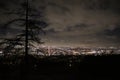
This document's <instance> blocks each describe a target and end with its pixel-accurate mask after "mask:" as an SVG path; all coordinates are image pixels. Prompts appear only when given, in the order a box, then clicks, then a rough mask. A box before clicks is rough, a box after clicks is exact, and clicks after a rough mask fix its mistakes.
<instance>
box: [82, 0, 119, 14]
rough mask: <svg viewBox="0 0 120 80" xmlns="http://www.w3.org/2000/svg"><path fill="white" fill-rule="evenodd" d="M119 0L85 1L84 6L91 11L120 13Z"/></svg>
mask: <svg viewBox="0 0 120 80" xmlns="http://www.w3.org/2000/svg"><path fill="white" fill-rule="evenodd" d="M119 3H120V1H119V0H84V1H83V5H84V7H85V8H86V9H90V10H108V11H112V12H116V13H119V12H120V5H119Z"/></svg>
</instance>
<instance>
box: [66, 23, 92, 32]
mask: <svg viewBox="0 0 120 80" xmlns="http://www.w3.org/2000/svg"><path fill="white" fill-rule="evenodd" d="M88 27H91V25H88V24H85V23H79V24H76V25H73V26H68V27H66V28H65V30H64V31H76V30H82V29H86V28H88Z"/></svg>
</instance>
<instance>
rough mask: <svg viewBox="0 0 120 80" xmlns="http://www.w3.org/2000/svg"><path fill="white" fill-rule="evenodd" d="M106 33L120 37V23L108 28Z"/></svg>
mask: <svg viewBox="0 0 120 80" xmlns="http://www.w3.org/2000/svg"><path fill="white" fill-rule="evenodd" d="M104 33H105V35H107V36H115V37H117V38H119V39H120V25H115V27H114V28H113V29H106V30H105V31H104Z"/></svg>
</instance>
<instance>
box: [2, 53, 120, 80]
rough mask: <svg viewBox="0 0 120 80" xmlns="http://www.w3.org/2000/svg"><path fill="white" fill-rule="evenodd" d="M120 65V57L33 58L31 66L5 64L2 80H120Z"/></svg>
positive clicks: (28, 64) (29, 63)
mask: <svg viewBox="0 0 120 80" xmlns="http://www.w3.org/2000/svg"><path fill="white" fill-rule="evenodd" d="M13 61H14V60H13ZM119 65H120V55H109V56H106V55H103V56H92V55H91V56H84V55H82V56H51V57H45V58H32V57H30V58H29V62H28V63H27V65H26V64H24V65H23V63H20V64H12V63H11V64H9V65H8V64H5V63H3V62H1V63H0V80H85V79H87V80H120V76H119V73H120V66H119ZM25 67H26V68H25Z"/></svg>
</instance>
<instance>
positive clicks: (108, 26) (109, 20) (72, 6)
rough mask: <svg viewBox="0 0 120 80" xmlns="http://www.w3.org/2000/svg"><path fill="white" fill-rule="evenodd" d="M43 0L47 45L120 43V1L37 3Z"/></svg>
mask: <svg viewBox="0 0 120 80" xmlns="http://www.w3.org/2000/svg"><path fill="white" fill-rule="evenodd" d="M8 1H9V0H8ZM13 1H15V0H13ZM42 2H44V3H45V4H44V5H45V6H46V9H45V11H44V14H45V19H46V22H48V23H49V26H48V27H47V28H46V33H47V34H46V35H45V36H43V40H44V41H45V44H46V45H59V46H120V42H119V41H120V5H119V0H36V2H34V4H35V5H37V6H39V5H41V3H42ZM8 3H9V4H10V2H8ZM32 4H33V3H32ZM42 5H43V4H42ZM1 7H2V6H1ZM38 9H39V7H38ZM1 10H2V9H1ZM1 15H2V14H1ZM3 17H4V16H3V15H2V16H1V20H0V22H1V23H2V22H4V20H2V19H3ZM4 18H5V20H7V19H6V16H5V17H4ZM3 32H4V31H3V29H1V34H2V33H3Z"/></svg>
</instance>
